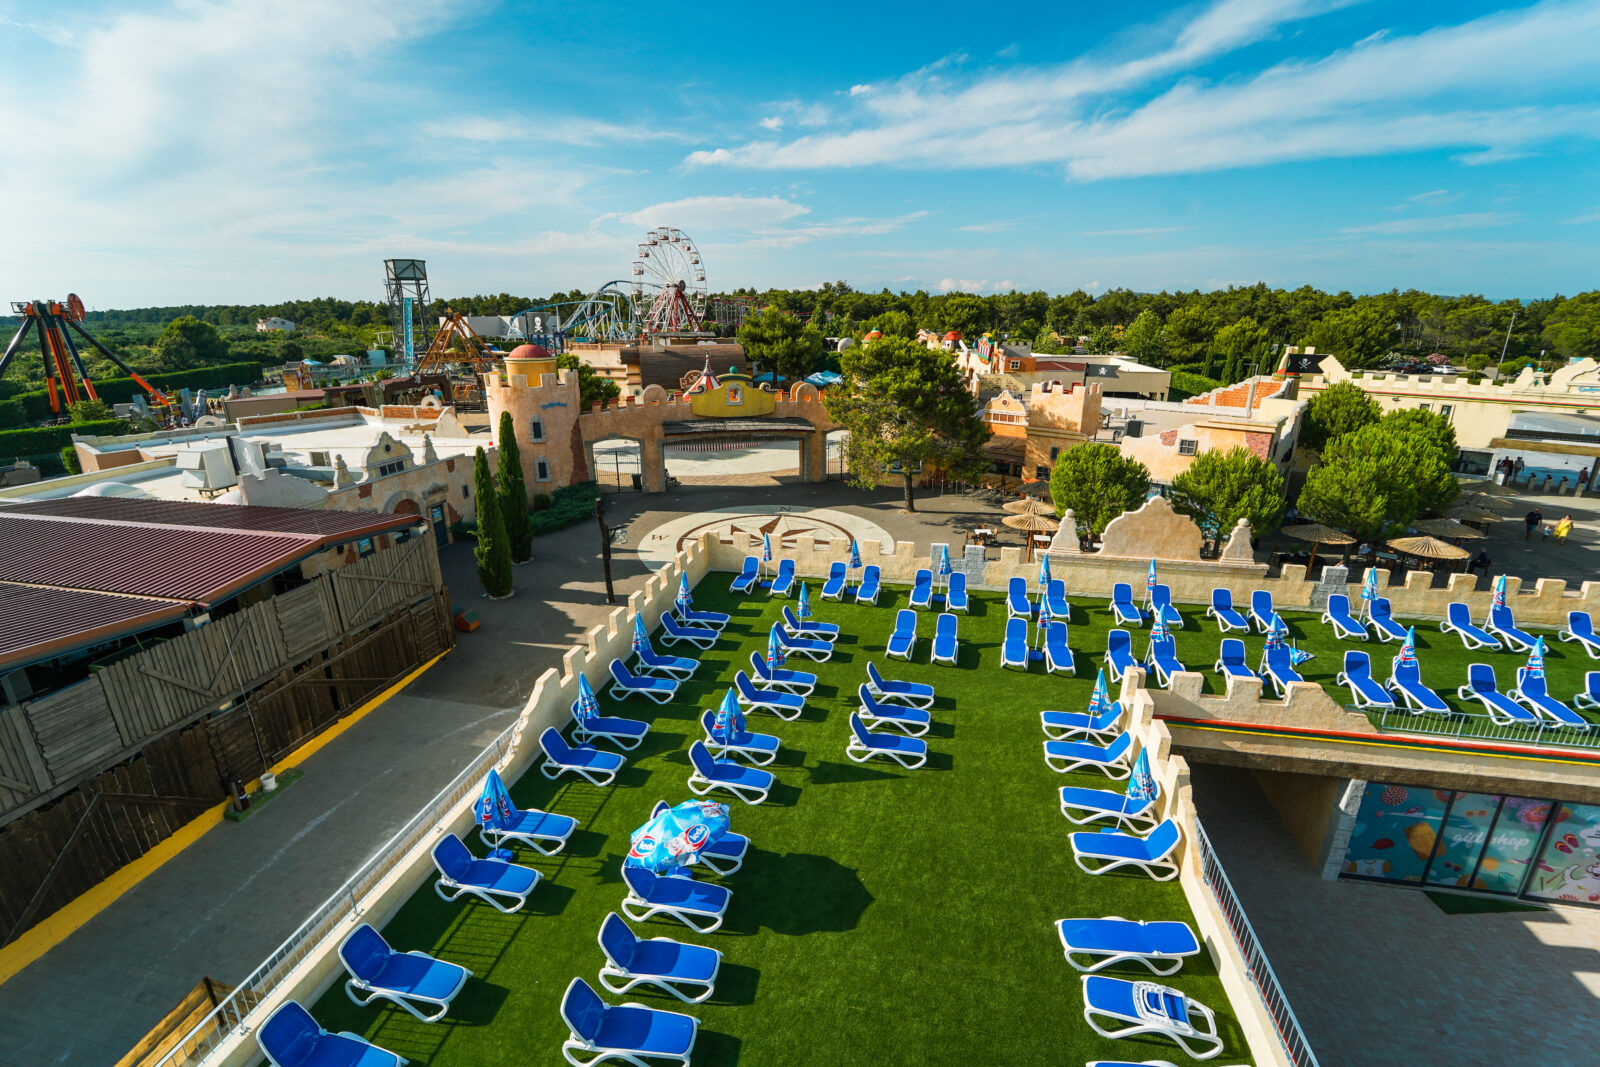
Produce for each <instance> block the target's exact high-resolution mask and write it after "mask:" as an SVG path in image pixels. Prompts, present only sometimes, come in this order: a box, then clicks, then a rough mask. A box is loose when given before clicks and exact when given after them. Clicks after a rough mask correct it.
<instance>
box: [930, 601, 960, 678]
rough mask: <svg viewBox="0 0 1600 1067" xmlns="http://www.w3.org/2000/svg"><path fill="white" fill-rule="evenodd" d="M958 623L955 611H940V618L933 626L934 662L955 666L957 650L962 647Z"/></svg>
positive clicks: (932, 657) (932, 656)
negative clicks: (957, 628)
mask: <svg viewBox="0 0 1600 1067" xmlns="http://www.w3.org/2000/svg"><path fill="white" fill-rule="evenodd" d="M957 625H958V623H957V621H956V617H955V615H954V614H953V613H951V612H948V611H941V612H940V613H939V619H938V621H937V622H936V623H935V624H934V627H933V653H932V655H931V657H930V658H931V659H932V660H933V662H934V663H948V664H950V665H951V666H952V667H953V666H955V663H956V652H957V651H958V650H959V649H960V647H961V641H960V638H959V636H958V635H957V630H956V627H957Z"/></svg>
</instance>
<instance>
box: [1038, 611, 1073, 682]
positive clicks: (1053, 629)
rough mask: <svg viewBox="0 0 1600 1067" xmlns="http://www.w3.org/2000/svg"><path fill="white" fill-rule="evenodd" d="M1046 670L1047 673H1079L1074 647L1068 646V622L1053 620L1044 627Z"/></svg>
mask: <svg viewBox="0 0 1600 1067" xmlns="http://www.w3.org/2000/svg"><path fill="white" fill-rule="evenodd" d="M1044 670H1045V673H1046V674H1070V675H1072V676H1073V677H1074V678H1075V677H1077V675H1078V665H1077V664H1076V663H1075V662H1073V659H1072V649H1071V648H1069V647H1067V624H1066V623H1064V622H1056V621H1055V620H1053V619H1052V620H1051V621H1050V622H1049V623H1047V624H1045V628H1044Z"/></svg>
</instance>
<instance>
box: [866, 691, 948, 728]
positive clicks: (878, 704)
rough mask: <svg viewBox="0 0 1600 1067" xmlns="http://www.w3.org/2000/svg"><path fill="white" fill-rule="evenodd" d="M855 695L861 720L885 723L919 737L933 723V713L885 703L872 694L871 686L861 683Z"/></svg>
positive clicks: (875, 723)
mask: <svg viewBox="0 0 1600 1067" xmlns="http://www.w3.org/2000/svg"><path fill="white" fill-rule="evenodd" d="M856 697H857V698H858V699H859V700H860V707H859V709H858V710H857V714H858V715H860V716H861V719H862V721H863V722H867V723H871V724H872V725H877V724H878V723H886V724H888V725H890V726H894V727H898V728H899V730H900V732H901V733H904V734H909V735H911V736H913V737H921V736H922V735H923V734H925V733H927V732H928V727H929V726H930V725H931V724H932V723H933V715H932V714H931V713H930V712H927V711H925V710H923V709H922V708H908V707H906V706H905V705H903V704H885V703H883V702H882V701H880V700H878V699H877V698H876V697H874V696H873V695H872V689H871V687H869V686H867V685H865V684H863V685H859V686H857V687H856Z"/></svg>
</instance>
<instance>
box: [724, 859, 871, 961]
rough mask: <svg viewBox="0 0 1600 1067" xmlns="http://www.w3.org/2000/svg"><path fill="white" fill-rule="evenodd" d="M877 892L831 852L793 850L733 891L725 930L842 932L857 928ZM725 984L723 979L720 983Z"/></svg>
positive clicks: (792, 933)
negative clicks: (817, 853)
mask: <svg viewBox="0 0 1600 1067" xmlns="http://www.w3.org/2000/svg"><path fill="white" fill-rule="evenodd" d="M872 902H873V896H872V894H871V893H869V892H867V887H866V885H865V884H863V883H862V881H861V876H860V874H859V873H858V872H857V871H856V870H855V869H854V868H851V867H846V866H844V864H842V863H840V862H839V861H837V860H835V859H832V858H830V857H828V856H818V855H814V854H812V853H809V852H790V853H788V854H787V855H784V856H782V857H774V858H773V860H772V861H771V862H767V863H763V864H762V865H761V868H760V875H759V877H753V878H751V879H749V880H748V883H747V884H745V885H741V886H740V887H739V888H737V889H736V890H735V891H734V894H733V903H732V905H731V906H730V907H729V908H728V918H727V920H726V921H725V922H724V923H723V926H722V928H723V929H724V930H727V931H729V932H730V933H735V934H745V935H750V934H756V933H760V932H761V931H763V930H770V931H772V932H773V933H776V934H785V935H788V936H793V937H802V936H804V935H806V934H817V933H843V932H845V931H847V930H854V929H855V928H856V927H857V926H858V925H860V923H861V917H862V915H864V914H865V913H866V910H867V908H868V906H869V905H871V904H872ZM720 985H721V982H720V981H719V982H718V986H719V987H720Z"/></svg>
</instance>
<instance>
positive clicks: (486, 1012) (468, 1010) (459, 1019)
mask: <svg viewBox="0 0 1600 1067" xmlns="http://www.w3.org/2000/svg"><path fill="white" fill-rule="evenodd" d="M509 994H510V990H508V989H507V988H506V987H505V986H500V985H495V984H494V983H493V982H489V981H486V980H484V979H482V978H477V977H473V978H468V979H467V984H466V986H465V987H464V988H463V989H462V990H461V995H460V996H458V997H456V999H455V1000H453V1001H451V1002H450V1021H451V1022H453V1023H455V1024H456V1025H458V1026H489V1025H491V1024H493V1023H494V1017H495V1016H496V1015H497V1014H499V1012H500V1008H501V1007H502V1006H503V1005H504V1004H505V1002H506V997H507V996H508V995H509Z"/></svg>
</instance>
